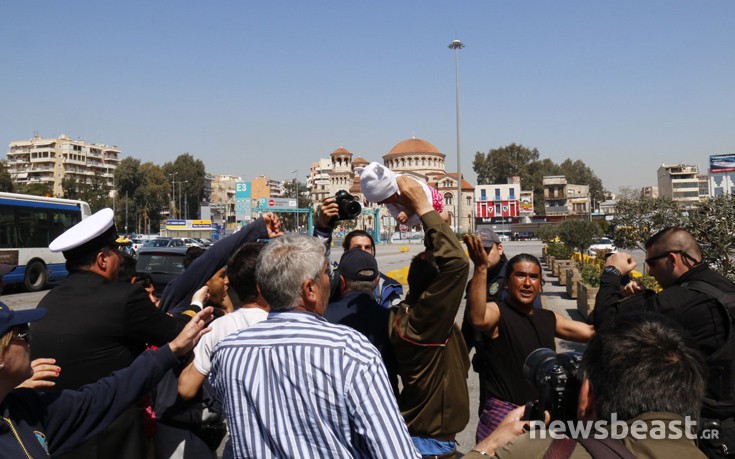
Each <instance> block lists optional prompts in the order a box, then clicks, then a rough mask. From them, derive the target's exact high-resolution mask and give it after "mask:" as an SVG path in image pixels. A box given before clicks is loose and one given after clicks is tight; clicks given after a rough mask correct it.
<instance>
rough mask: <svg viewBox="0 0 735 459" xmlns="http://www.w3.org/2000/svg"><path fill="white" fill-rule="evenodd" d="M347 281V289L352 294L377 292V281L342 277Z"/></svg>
mask: <svg viewBox="0 0 735 459" xmlns="http://www.w3.org/2000/svg"><path fill="white" fill-rule="evenodd" d="M342 278H343V279H344V280H345V287H347V290H349V291H351V292H360V293H373V290H375V281H374V280H371V281H364V280H352V279H347V278H346V277H342Z"/></svg>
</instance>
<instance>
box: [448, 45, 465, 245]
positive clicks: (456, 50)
mask: <svg viewBox="0 0 735 459" xmlns="http://www.w3.org/2000/svg"><path fill="white" fill-rule="evenodd" d="M462 48H464V43H462V42H461V41H459V40H454V41H452V42H451V43H450V44H449V49H453V50H454V72H455V91H456V100H457V234H459V233H460V232H461V231H462V230H461V228H462V168H461V167H460V161H459V158H460V154H459V151H460V149H459V50H460V49H462Z"/></svg>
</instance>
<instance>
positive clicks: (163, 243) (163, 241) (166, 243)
mask: <svg viewBox="0 0 735 459" xmlns="http://www.w3.org/2000/svg"><path fill="white" fill-rule="evenodd" d="M143 247H186V245H185V244H184V241H183V240H181V239H179V238H174V237H159V238H158V239H153V240H150V241H146V242H145V243H144V244H143Z"/></svg>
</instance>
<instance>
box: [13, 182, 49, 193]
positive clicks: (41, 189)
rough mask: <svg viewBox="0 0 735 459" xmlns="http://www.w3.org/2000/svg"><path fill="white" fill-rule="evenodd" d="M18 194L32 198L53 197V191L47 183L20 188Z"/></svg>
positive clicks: (30, 184)
mask: <svg viewBox="0 0 735 459" xmlns="http://www.w3.org/2000/svg"><path fill="white" fill-rule="evenodd" d="M18 192H20V193H25V194H32V195H34V196H53V190H52V189H51V184H50V183H49V182H33V183H28V184H26V185H24V186H23V187H20V188H19V190H18Z"/></svg>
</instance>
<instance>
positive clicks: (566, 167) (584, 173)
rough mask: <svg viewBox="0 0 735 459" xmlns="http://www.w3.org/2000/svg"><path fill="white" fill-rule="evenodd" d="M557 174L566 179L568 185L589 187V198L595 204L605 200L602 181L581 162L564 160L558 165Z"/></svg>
mask: <svg viewBox="0 0 735 459" xmlns="http://www.w3.org/2000/svg"><path fill="white" fill-rule="evenodd" d="M559 172H560V173H559V175H563V176H565V177H566V178H567V182H568V183H574V184H576V185H588V186H589V187H590V197H591V198H592V199H593V200H594V201H595V202H602V201H604V200H605V190H604V189H603V187H602V180H600V178H599V177H598V176H597V175H595V173H594V172H593V171H592V169H590V168H589V166H587V165H586V164H585V163H584V162H583V161H580V160H576V161H572V160H571V159H566V160H564V162H562V163H561V164H560V165H559Z"/></svg>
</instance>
